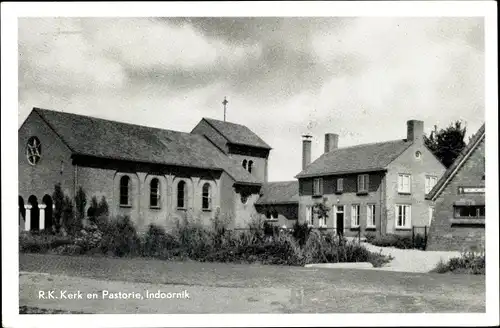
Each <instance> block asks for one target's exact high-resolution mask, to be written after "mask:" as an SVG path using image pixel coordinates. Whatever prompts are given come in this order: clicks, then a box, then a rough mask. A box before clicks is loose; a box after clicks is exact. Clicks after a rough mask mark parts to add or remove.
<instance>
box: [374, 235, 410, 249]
mask: <svg viewBox="0 0 500 328" xmlns="http://www.w3.org/2000/svg"><path fill="white" fill-rule="evenodd" d="M367 242H369V243H370V244H372V245H375V246H380V247H395V248H400V249H411V248H413V242H412V239H411V236H399V235H393V234H387V235H383V236H380V237H375V238H373V239H372V240H371V241H368V240H367Z"/></svg>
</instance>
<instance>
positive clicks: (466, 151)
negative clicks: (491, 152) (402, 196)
mask: <svg viewBox="0 0 500 328" xmlns="http://www.w3.org/2000/svg"><path fill="white" fill-rule="evenodd" d="M485 135H486V134H485V124H484V123H483V125H482V126H481V127H480V128H479V130H478V131H477V132H476V134H475V135H474V136H472V138H471V140H470V141H469V143H468V144H467V145H466V146H465V147H464V148H463V149H462V151H461V152H460V154H459V155H458V156H457V158H456V159H455V161H454V162H453V163H452V164H451V165H450V167H449V168H448V169H447V170H446V172H444V174H443V176H441V178H440V179H439V180H438V182H437V183H436V185H435V186H434V188H432V190H431V191H430V192H429V194H428V195H427V196H426V197H425V198H426V199H431V200H433V201H434V200H436V198H437V197H439V195H440V194H441V192H442V191H443V190H444V188H445V187H446V185H447V184H448V183H449V182H450V181H451V180H452V179H453V177H454V176H455V174H456V173H457V172H458V170H459V169H460V168H461V167H462V166H463V165H464V163H465V162H466V161H467V159H468V158H469V156H470V155H471V154H472V152H473V151H474V150H475V149H476V148H477V147H478V146H479V144H481V141H482V140H483V139H484V137H485Z"/></svg>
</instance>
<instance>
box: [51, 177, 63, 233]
mask: <svg viewBox="0 0 500 328" xmlns="http://www.w3.org/2000/svg"><path fill="white" fill-rule="evenodd" d="M52 201H53V202H54V207H55V209H54V213H53V217H54V228H55V230H56V233H59V231H60V230H61V226H62V221H61V218H62V210H63V201H64V193H63V191H62V189H61V184H60V183H58V184H56V185H55V186H54V193H53V194H52Z"/></svg>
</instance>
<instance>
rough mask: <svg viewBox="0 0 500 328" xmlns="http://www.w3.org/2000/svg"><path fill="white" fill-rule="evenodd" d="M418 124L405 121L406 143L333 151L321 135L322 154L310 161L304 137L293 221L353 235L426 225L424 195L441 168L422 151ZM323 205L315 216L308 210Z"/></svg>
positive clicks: (334, 140) (334, 143)
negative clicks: (296, 216)
mask: <svg viewBox="0 0 500 328" xmlns="http://www.w3.org/2000/svg"><path fill="white" fill-rule="evenodd" d="M423 131H424V124H423V122H422V121H417V120H410V121H408V122H407V137H406V139H400V140H393V141H386V142H378V143H370V144H362V145H357V146H352V147H344V148H339V147H338V135H336V134H332V133H329V134H326V135H325V151H324V154H323V155H321V156H320V157H319V158H318V159H316V160H315V161H314V162H312V163H311V140H310V138H311V136H304V140H303V160H302V166H303V167H302V171H301V172H300V173H299V174H298V175H297V176H296V178H298V180H299V221H300V222H308V223H309V224H312V225H313V226H314V227H325V228H327V229H332V230H334V231H337V232H338V233H344V234H346V235H354V234H357V233H359V231H361V234H362V235H364V234H365V233H366V232H373V233H376V234H378V235H380V234H387V233H391V234H392V233H394V234H408V233H411V231H412V227H414V226H426V225H428V222H429V215H430V214H431V211H432V201H430V200H426V199H425V195H426V193H428V192H429V191H430V190H431V189H432V187H433V185H434V184H435V183H436V182H437V180H438V179H439V177H441V175H442V174H443V173H444V172H445V167H444V166H443V165H442V164H441V162H440V161H439V160H438V159H437V158H436V157H435V156H434V155H433V154H432V152H431V151H430V150H429V149H427V147H426V146H425V145H424V140H423ZM320 202H324V204H325V205H326V207H327V209H328V210H329V214H328V217H327V218H319V217H318V215H317V213H315V211H314V208H313V206H314V205H315V204H317V203H320Z"/></svg>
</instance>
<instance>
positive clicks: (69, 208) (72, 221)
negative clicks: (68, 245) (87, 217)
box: [61, 196, 82, 235]
mask: <svg viewBox="0 0 500 328" xmlns="http://www.w3.org/2000/svg"><path fill="white" fill-rule="evenodd" d="M61 215H62V226H63V227H64V230H65V231H66V232H67V233H68V234H70V235H75V234H76V233H77V232H78V231H80V230H81V228H82V224H81V222H79V221H78V219H77V218H76V217H75V215H74V210H73V201H72V200H71V198H69V197H68V196H64V199H63V202H62V213H61Z"/></svg>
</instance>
